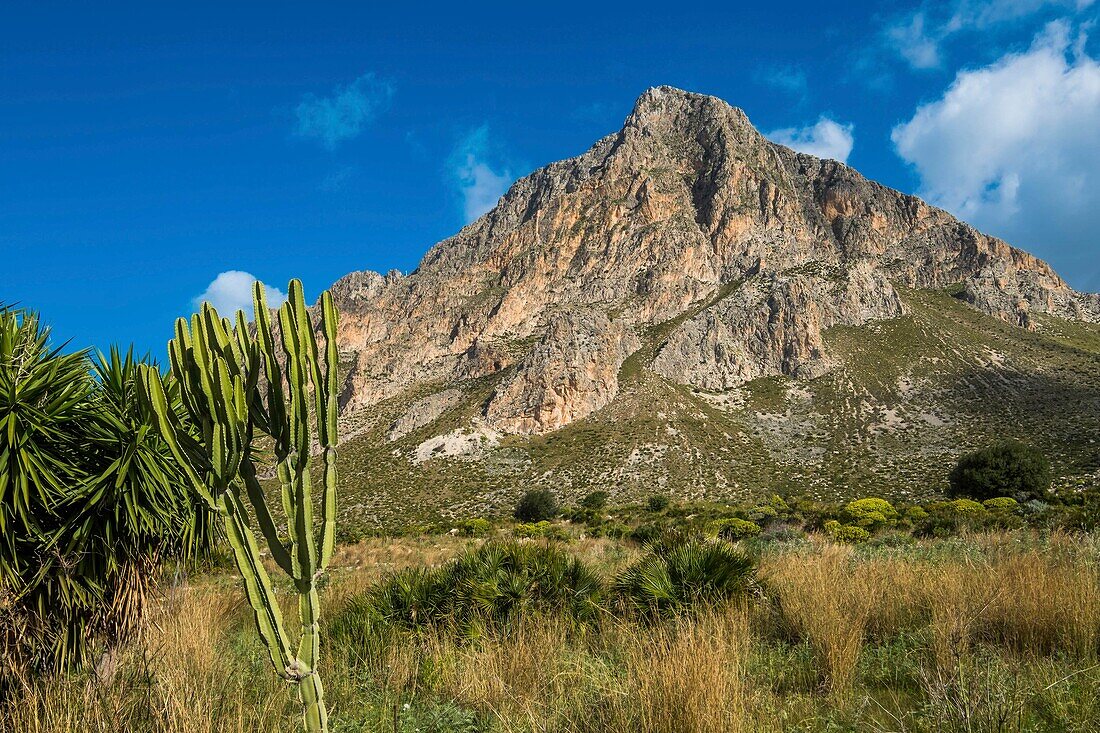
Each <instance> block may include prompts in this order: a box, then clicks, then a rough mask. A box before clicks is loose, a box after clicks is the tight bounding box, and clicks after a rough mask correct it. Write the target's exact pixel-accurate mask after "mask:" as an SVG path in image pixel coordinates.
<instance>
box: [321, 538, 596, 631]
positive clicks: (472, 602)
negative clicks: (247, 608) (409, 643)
mask: <svg viewBox="0 0 1100 733" xmlns="http://www.w3.org/2000/svg"><path fill="white" fill-rule="evenodd" d="M605 596H606V593H605V584H604V580H603V578H601V577H600V576H599V575H598V574H597V573H595V572H594V571H593V570H592V569H590V568H589V567H588V566H587V565H585V564H584V563H583V562H581V561H580V560H579V559H577V558H575V557H571V556H570V555H569V554H567V553H566V552H564V551H563V550H561V549H559V548H558V547H556V546H553V545H538V544H534V543H515V542H505V543H497V542H490V543H487V544H485V545H482V546H481V547H478V548H476V549H473V550H468V551H466V552H465V553H463V554H462V555H460V556H459V557H458V558H456V559H455V560H452V561H451V562H449V563H447V564H446V565H443V566H442V567H439V568H432V569H422V568H412V569H409V570H405V571H402V572H400V573H396V574H394V575H393V576H391V577H389V578H387V579H385V580H383V581H382V582H380V583H379V584H378V585H376V586H375V587H374V588H372V589H371V590H369V591H368V592H367V593H366V594H364V595H363V596H361V597H359V598H356V599H354V600H353V601H351V602H350V603H349V607H348V609H347V610H346V611H345V618H346V619H347V620H353V619H354V621H353V622H352V623H350V624H349V623H340V624H337V625H336V626H337V628H336V629H335V630H334V633H336V634H337V635H338V636H340V637H343V638H347V639H348V641H350V642H351V643H354V637H356V636H361V635H363V634H364V631H365V630H364V629H363V628H361V623H362V622H364V621H366V622H368V623H374V624H380V625H382V626H397V627H400V628H405V629H410V630H421V629H430V628H438V627H446V628H448V629H450V630H452V631H454V632H456V633H459V634H462V635H465V636H468V637H469V636H476V635H477V634H479V633H480V632H481V630H482V629H486V628H491V629H495V630H499V631H507V630H509V629H510V628H512V627H513V626H514V624H515V623H516V622H517V621H522V619H524V618H526V617H527V614H528V613H530V612H535V613H562V614H564V615H565V616H566V617H568V618H570V619H573V620H575V621H578V622H587V621H591V620H593V619H594V618H595V617H596V616H597V615H598V613H599V612H600V610H601V609H602V608H603V601H604V598H605Z"/></svg>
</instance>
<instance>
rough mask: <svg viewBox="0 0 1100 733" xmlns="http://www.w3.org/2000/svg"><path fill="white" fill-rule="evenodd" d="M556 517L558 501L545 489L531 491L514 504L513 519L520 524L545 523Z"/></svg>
mask: <svg viewBox="0 0 1100 733" xmlns="http://www.w3.org/2000/svg"><path fill="white" fill-rule="evenodd" d="M556 516H558V500H557V499H555V498H554V495H553V494H551V493H550V492H549V491H548V490H546V489H531V490H530V491H528V492H527V493H526V494H524V495H523V496H522V497H520V500H519V503H517V504H516V511H515V517H516V519H518V520H519V521H521V522H545V521H549V520H551V519H553V518H554V517H556Z"/></svg>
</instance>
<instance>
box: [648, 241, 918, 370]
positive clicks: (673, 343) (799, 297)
mask: <svg viewBox="0 0 1100 733" xmlns="http://www.w3.org/2000/svg"><path fill="white" fill-rule="evenodd" d="M814 269H815V270H817V271H811V272H804V273H798V274H790V275H775V274H772V275H763V276H758V277H755V278H753V279H752V280H750V281H749V282H747V283H745V284H744V285H742V286H741V287H740V288H738V289H737V290H736V291H734V293H733V294H731V295H730V296H728V297H726V298H724V299H722V300H721V301H719V302H718V303H716V304H715V305H713V306H711V307H709V308H706V309H704V310H703V311H702V312H700V313H699V314H698V315H697V316H695V317H694V318H691V319H690V320H688V321H686V322H684V323H683V324H681V325H680V326H679V327H678V328H676V329H675V330H674V331H673V332H672V334H670V336H669V338H668V340H667V342H666V343H665V345H664V346H663V347H662V348H661V350H660V353H658V355H657V358H656V359H655V360H654V362H653V369H654V370H655V371H656V372H657V373H659V374H661V375H663V376H666V377H668V378H669V379H672V380H673V381H676V382H679V383H681V384H691V385H693V386H696V387H702V388H704V389H712V390H718V389H728V388H730V387H734V386H737V385H738V384H741V383H743V382H746V381H748V380H752V379H756V378H758V377H766V376H773V375H778V374H787V375H791V376H795V377H803V378H813V377H816V376H819V375H820V374H822V373H824V372H825V371H826V370H827V369H828V368H829V366H830V363H829V358H828V356H827V354H826V352H825V343H824V339H823V337H822V332H823V331H824V330H825V329H827V328H830V327H832V326H836V325H847V326H858V325H862V324H864V323H867V322H868V321H873V320H881V319H885V318H896V317H898V316H900V315H902V314H903V313H904V312H905V308H904V306H903V304H902V302H901V299H900V298H899V297H898V295H897V293H896V292H895V291H894V288H893V287H892V286H891V285H890V282H889V281H888V280H887V279H886V277H885V276H884V275H883V274H882V273H880V272H877V271H875V270H874V269H872V267H871V266H870V265H869V264H868V263H866V262H862V263H859V264H857V265H854V266H852V267H851V268H824V269H820V268H814Z"/></svg>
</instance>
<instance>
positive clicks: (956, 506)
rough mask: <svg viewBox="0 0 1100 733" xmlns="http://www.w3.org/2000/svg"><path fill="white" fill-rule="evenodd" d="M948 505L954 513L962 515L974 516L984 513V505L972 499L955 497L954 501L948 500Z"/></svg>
mask: <svg viewBox="0 0 1100 733" xmlns="http://www.w3.org/2000/svg"><path fill="white" fill-rule="evenodd" d="M948 506H950V507H951V510H952V511H954V512H955V513H956V514H960V515H963V516H975V515H979V514H984V513H985V507H984V506H982V505H981V504H980V503H979V502H976V501H974V500H973V499H955V500H954V501H951V502H948Z"/></svg>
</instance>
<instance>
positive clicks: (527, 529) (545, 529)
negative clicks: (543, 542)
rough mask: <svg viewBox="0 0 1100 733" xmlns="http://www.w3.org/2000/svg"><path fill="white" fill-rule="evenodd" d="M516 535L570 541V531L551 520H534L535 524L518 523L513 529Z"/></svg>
mask: <svg viewBox="0 0 1100 733" xmlns="http://www.w3.org/2000/svg"><path fill="white" fill-rule="evenodd" d="M512 533H513V534H515V536H516V537H523V538H528V539H537V538H545V539H548V540H559V541H568V540H569V533H568V532H566V531H565V528H564V527H558V526H557V525H554V524H551V523H550V522H534V523H533V524H527V523H521V524H517V525H516V528H515V529H514V530H512Z"/></svg>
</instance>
